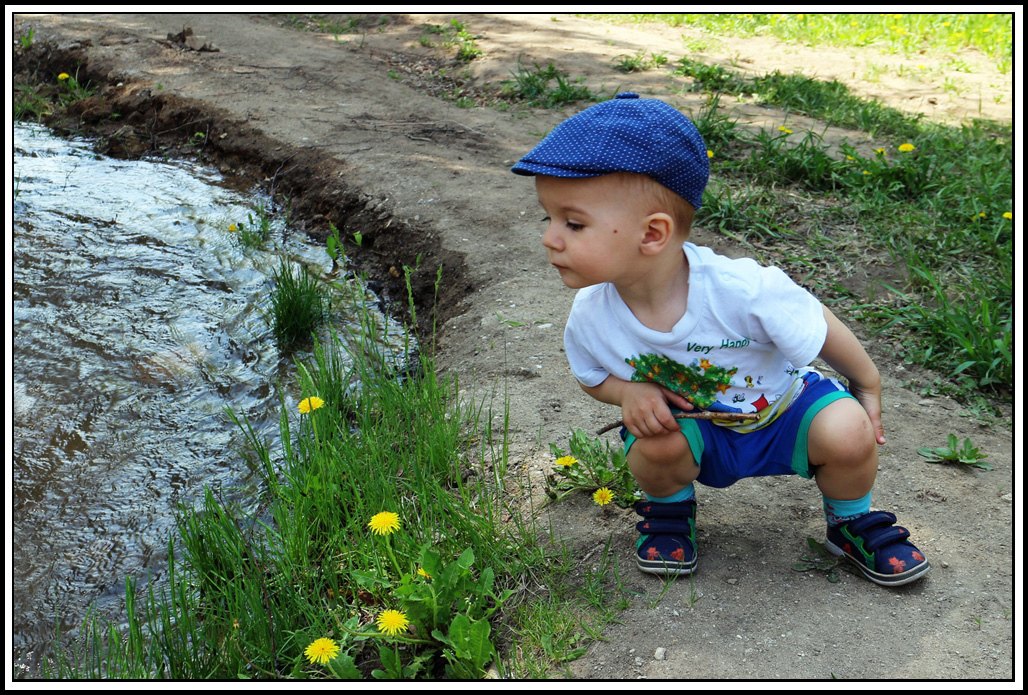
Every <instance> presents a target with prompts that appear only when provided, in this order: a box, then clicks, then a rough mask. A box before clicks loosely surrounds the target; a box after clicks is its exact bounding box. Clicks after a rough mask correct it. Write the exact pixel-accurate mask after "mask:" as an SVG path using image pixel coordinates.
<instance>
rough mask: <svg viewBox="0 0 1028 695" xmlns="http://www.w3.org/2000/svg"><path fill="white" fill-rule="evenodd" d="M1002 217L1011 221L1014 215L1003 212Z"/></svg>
mask: <svg viewBox="0 0 1028 695" xmlns="http://www.w3.org/2000/svg"><path fill="white" fill-rule="evenodd" d="M1003 217H1006V218H1007V219H1008V220H1012V219H1014V213H1012V212H1004V213H1003Z"/></svg>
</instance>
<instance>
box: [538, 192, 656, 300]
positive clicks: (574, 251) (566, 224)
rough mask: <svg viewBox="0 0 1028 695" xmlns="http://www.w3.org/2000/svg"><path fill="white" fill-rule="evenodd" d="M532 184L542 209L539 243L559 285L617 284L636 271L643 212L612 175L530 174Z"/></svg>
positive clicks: (574, 287) (573, 286) (577, 286)
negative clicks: (544, 222)
mask: <svg viewBox="0 0 1028 695" xmlns="http://www.w3.org/2000/svg"><path fill="white" fill-rule="evenodd" d="M535 189H536V193H537V194H538V196H539V202H540V204H541V205H542V206H543V209H544V210H545V211H546V215H547V217H546V220H545V221H546V231H545V232H544V233H543V246H544V247H546V255H547V257H548V258H549V261H550V263H551V264H552V265H553V266H554V267H555V268H556V269H557V270H558V272H560V278H561V280H563V281H564V284H565V285H567V286H568V287H570V288H572V289H579V288H582V287H588V286H590V285H596V284H599V283H601V282H613V283H614V284H615V285H617V284H619V281H625V280H627V279H629V276H630V274H632V273H635V272H638V271H637V268H636V265H637V264H636V263H635V261H636V260H637V259H638V258H639V256H640V253H639V246H640V243H641V239H642V234H643V233H644V232H645V217H646V216H645V214H644V213H643V212H642V211H641V209H640V206H639V205H638V204H633V201H632V200H630V199H628V198H631V197H632V196H630V195H626V194H625V193H626V192H625V190H624V187H623V186H621V185H619V183H618V180H617V179H616V177H611V176H596V177H592V178H585V179H564V178H557V177H553V176H536V177H535Z"/></svg>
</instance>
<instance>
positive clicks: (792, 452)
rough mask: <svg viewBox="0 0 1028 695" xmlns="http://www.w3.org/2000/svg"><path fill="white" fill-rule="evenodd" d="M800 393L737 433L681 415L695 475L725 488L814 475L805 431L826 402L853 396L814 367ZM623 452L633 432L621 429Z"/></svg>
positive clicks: (710, 484) (631, 441)
mask: <svg viewBox="0 0 1028 695" xmlns="http://www.w3.org/2000/svg"><path fill="white" fill-rule="evenodd" d="M803 381H804V382H805V386H804V389H803V392H802V393H801V394H800V395H799V396H798V397H797V398H796V401H795V402H793V404H792V405H791V406H789V408H788V409H787V410H786V411H785V412H784V413H782V414H781V415H779V416H778V417H777V419H775V421H774V422H772V423H770V424H768V425H767V426H766V427H763V428H761V429H758V430H754V431H752V432H738V431H736V430H734V429H732V428H731V427H724V426H722V425H715V424H714V423H712V422H711V421H710V420H692V419H688V418H680V419H679V420H678V424H679V425H680V426H681V427H682V434H684V435H685V438H686V439H687V440H688V441H689V449H690V450H691V451H692V455H693V458H694V459H695V461H696V463H697V464H698V465H699V467H700V475H699V477H698V478H696V480H698V481H699V482H701V483H703V484H704V485H707V486H709V487H728V486H729V485H732V484H733V483H735V482H737V481H739V480H742V479H743V478H756V477H758V476H762V475H799V476H802V477H804V478H811V477H813V471H811V469H810V461H809V460H808V458H807V432H808V430H809V429H810V422H811V421H812V420H813V419H814V416H815V415H817V414H818V413H819V412H821V409H822V408H824V407H825V406H826V405H828V404H829V403H832V402H833V401H837V400H839V399H840V398H853V396H852V395H850V392H849V391H847V390H846V387H845V386H843V385H842V384H841V383H840V382H839V381H838V380H836V379H832V378H827V377H823V376H821V375H820V374H818V373H817V372H813V371H812V372H808V373H807V374H805V375H804V376H803ZM621 438H622V439H623V440H624V442H625V454H627V453H628V450H629V449H630V448H631V447H632V444H633V443H634V442H635V439H636V438H635V436H634V435H632V434H631V433H629V432H628V430H626V429H625V428H621Z"/></svg>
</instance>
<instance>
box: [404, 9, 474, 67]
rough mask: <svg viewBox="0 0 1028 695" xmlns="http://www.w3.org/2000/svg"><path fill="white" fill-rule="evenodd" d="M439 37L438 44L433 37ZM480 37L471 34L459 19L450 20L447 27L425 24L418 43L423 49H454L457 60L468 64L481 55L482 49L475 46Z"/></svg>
mask: <svg viewBox="0 0 1028 695" xmlns="http://www.w3.org/2000/svg"><path fill="white" fill-rule="evenodd" d="M434 36H435V37H439V42H438V44H437V43H436V41H435V39H434V38H433V37H434ZM480 38H482V37H481V35H476V34H472V33H471V32H470V31H469V30H468V27H467V25H466V24H465V23H464V22H462V21H460V20H459V19H456V18H453V19H451V20H450V24H449V26H444V25H439V24H426V25H424V26H423V27H422V30H421V36H420V37H419V38H418V43H419V44H421V45H422V46H424V47H425V48H433V47H435V46H437V45H438V46H441V47H443V48H446V49H451V48H454V47H456V49H457V60H459V61H460V62H462V63H470V62H471V61H472V60H474V59H475V58H477V57H478V56H480V55H482V49H480V48H478V46H476V45H475V41H476V40H477V39H480Z"/></svg>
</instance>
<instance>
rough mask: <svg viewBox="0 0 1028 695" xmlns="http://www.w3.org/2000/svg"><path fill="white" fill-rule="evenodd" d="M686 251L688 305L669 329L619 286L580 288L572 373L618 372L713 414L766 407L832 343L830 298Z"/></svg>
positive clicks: (599, 378)
mask: <svg viewBox="0 0 1028 695" xmlns="http://www.w3.org/2000/svg"><path fill="white" fill-rule="evenodd" d="M683 248H684V250H685V255H686V258H687V259H688V261H689V299H688V304H687V307H686V312H685V315H684V316H682V318H681V319H680V320H679V321H678V323H677V324H675V326H674V328H673V329H672V330H671V332H670V333H663V332H660V331H655V330H653V329H651V328H647V327H646V326H644V325H643V324H642V323H640V322H639V320H638V319H636V317H635V315H634V314H633V313H632V310H631V309H629V308H628V305H627V304H625V302H624V301H623V300H622V299H621V296H620V295H619V294H618V292H617V290H616V289H615V288H614V286H613V285H611V284H610V283H603V284H600V285H592V286H590V287H586V288H583V289H581V290H579V291H578V293H577V294H576V295H575V301H574V304H573V305H572V307H571V315H570V316H569V317H568V323H567V328H566V329H565V331H564V346H565V350H566V352H567V356H568V361H569V362H570V364H571V371H572V373H574V375H575V378H577V379H578V380H579V381H580V382H581V383H582V384H584V385H585V386H598V385H599V384H601V383H603V381H604V380H605V379H606V378H607V376H609V375H614V376H616V377H618V378H620V379H624V380H626V381H632V380H634V381H655V382H656V383H663V384H664V385H666V386H671V387H673V388H674V390H676V391H678V392H679V393H682V395H684V396H685V397H686V398H688V399H689V400H690V401H692V402H693V403H694V404H695V405H697V406H698V407H700V408H702V409H706V410H716V411H723V412H725V411H727V412H743V413H752V412H756V411H760V410H763V409H764V408H765V407H767V406H768V405H770V404H772V403H775V402H776V401H778V400H779V399H780V398H781V397H782V396H783V395H786V394H789V393H790V391H791V390H792V389H790V387H791V386H792V385H793V382H794V381H795V380H796V375H797V371H798V369H799V368H803V367H805V366H807V365H809V364H810V362H811V361H813V359H814V358H815V357H817V355H818V354H819V353H820V352H821V348H822V347H824V343H825V337H826V336H827V333H828V325H827V323H826V322H825V318H824V313H823V309H822V306H821V302H819V301H818V300H817V299H816V298H815V297H814V296H813V295H811V294H810V293H809V292H807V291H806V290H805V289H803V288H802V287H800V286H799V285H797V284H796V283H795V282H793V281H792V280H791V279H790V278H789V277H788V276H787V275H786V274H785V273H784V272H782V271H781V270H780V269H778V268H766V267H763V266H761V265H759V264H758V263H757V262H756V261H754V260H752V259H749V258H742V259H730V258H727V257H725V256H720V255H718V254H716V253H714V252H713V251H712V250H710V249H708V248H705V247H701V246H696V245H695V244H692V243H688V242H687V243H686V244H685V245H684V247H683ZM633 376H634V377H635V378H634V379H633ZM775 410H777V408H776V409H775Z"/></svg>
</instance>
